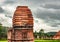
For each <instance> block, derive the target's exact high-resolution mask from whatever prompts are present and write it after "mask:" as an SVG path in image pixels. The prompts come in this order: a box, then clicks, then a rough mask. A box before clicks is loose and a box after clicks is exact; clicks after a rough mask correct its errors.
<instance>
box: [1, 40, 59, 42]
mask: <svg viewBox="0 0 60 42" xmlns="http://www.w3.org/2000/svg"><path fill="white" fill-rule="evenodd" d="M0 42H7V41H0ZM34 42H60V40H35V41H34Z"/></svg>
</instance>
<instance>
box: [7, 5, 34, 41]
mask: <svg viewBox="0 0 60 42" xmlns="http://www.w3.org/2000/svg"><path fill="white" fill-rule="evenodd" d="M8 42H34V37H33V17H32V13H31V10H30V9H29V8H28V7H27V6H18V7H17V8H16V11H15V12H14V15H13V28H12V29H9V30H8Z"/></svg>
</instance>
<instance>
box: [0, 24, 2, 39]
mask: <svg viewBox="0 0 60 42" xmlns="http://www.w3.org/2000/svg"><path fill="white" fill-rule="evenodd" d="M1 35H2V24H0V39H1Z"/></svg>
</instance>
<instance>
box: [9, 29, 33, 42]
mask: <svg viewBox="0 0 60 42" xmlns="http://www.w3.org/2000/svg"><path fill="white" fill-rule="evenodd" d="M8 42H34V38H33V30H32V29H11V30H9V31H8Z"/></svg>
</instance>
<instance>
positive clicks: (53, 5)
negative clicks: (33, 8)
mask: <svg viewBox="0 0 60 42" xmlns="http://www.w3.org/2000/svg"><path fill="white" fill-rule="evenodd" d="M42 7H44V8H53V9H60V5H56V4H45V6H42Z"/></svg>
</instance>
